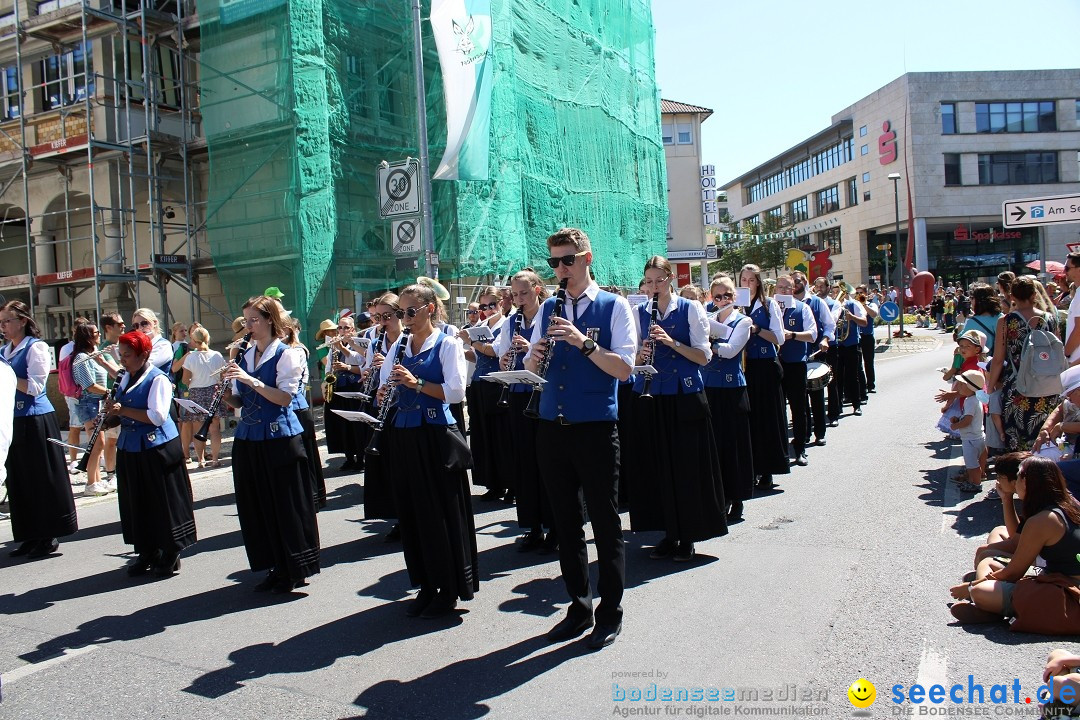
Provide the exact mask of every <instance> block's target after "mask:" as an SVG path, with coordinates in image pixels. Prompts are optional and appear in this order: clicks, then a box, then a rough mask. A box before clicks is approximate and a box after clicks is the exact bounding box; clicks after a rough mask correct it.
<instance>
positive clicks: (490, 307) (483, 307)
mask: <svg viewBox="0 0 1080 720" xmlns="http://www.w3.org/2000/svg"><path fill="white" fill-rule="evenodd" d="M477 307H479V308H480V310H481V312H482V311H484V310H494V309H495V308H497V307H499V303H497V302H493V303H488V304H487V305H478V306H477Z"/></svg>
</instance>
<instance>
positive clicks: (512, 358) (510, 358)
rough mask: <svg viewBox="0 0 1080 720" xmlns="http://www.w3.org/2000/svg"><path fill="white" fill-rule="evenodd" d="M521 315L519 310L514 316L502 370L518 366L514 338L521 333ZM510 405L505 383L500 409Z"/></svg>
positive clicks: (500, 398)
mask: <svg viewBox="0 0 1080 720" xmlns="http://www.w3.org/2000/svg"><path fill="white" fill-rule="evenodd" d="M521 315H522V311H521V309H520V308H518V311H517V313H516V314H515V315H514V325H513V328H512V330H511V332H510V350H509V351H508V352H507V354H506V361H505V362H504V363H503V367H502V370H504V371H506V370H513V369H514V366H515V365H517V360H518V354H517V350H515V349H514V336H515V335H517V334H518V333H519V332H521ZM509 405H510V386H509V385H506V384H505V383H504V384H503V386H502V392H501V393H499V402H498V403H497V406H498V407H501V408H504V407H507V406H509Z"/></svg>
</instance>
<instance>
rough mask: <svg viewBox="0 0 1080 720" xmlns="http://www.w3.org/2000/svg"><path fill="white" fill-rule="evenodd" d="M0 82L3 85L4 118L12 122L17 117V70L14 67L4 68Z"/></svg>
mask: <svg viewBox="0 0 1080 720" xmlns="http://www.w3.org/2000/svg"><path fill="white" fill-rule="evenodd" d="M0 82H2V83H3V84H4V88H3V97H4V117H5V118H7V119H8V120H14V119H15V118H17V117H19V109H20V108H19V70H18V68H15V67H6V68H4V71H3V74H2V75H0Z"/></svg>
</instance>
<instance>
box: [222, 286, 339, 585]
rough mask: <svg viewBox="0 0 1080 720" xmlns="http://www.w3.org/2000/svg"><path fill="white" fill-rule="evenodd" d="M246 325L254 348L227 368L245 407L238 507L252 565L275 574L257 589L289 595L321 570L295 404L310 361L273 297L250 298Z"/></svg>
mask: <svg viewBox="0 0 1080 720" xmlns="http://www.w3.org/2000/svg"><path fill="white" fill-rule="evenodd" d="M244 322H245V324H246V325H247V329H248V332H250V333H251V347H250V348H249V349H248V350H247V352H245V353H244V355H243V357H238V358H237V359H236V360H235V361H234V362H231V363H229V364H228V365H227V366H226V369H225V373H224V375H225V377H226V378H227V379H229V380H232V381H234V382H233V384H232V385H233V387H232V392H233V395H232V402H233V404H235V405H238V406H239V407H240V408H241V415H240V422H239V424H238V425H237V426H236V436H235V440H234V441H233V465H232V467H233V485H234V487H235V489H236V512H237V515H238V516H239V518H240V531H241V533H242V534H243V536H244V547H245V548H246V550H247V556H248V562H249V564H250V566H251V569H252V570H253V571H256V572H258V571H259V570H269V571H270V572H269V573H268V574H267V576H266V579H265V580H263V581H262V582H260V583H259V584H258V585H256V586H255V590H256V591H266V590H273V591H274V592H279V593H286V592H291V591H292V590H294V589H296V588H297V587H299V586H301V585H304V584H305V581H304V579H305V578H307V577H309V576H311V575H314V574H316V573H318V572H319V527H318V524H317V521H316V518H315V500H314V496H315V491H314V489H313V487H312V482H311V476H310V475H309V473H308V464H307V456H306V455H305V452H304V441H303V438H302V437H301V434H302V433H303V428H302V427H301V425H300V421H299V420H298V419H297V417H296V413H294V412H293V411H292V407H291V405H292V401H293V396H294V395H295V394H296V392H297V388H298V387H299V385H300V379H301V378H302V377H303V374H304V363H305V359H304V353H303V352H302V351H301V350H299V349H296V348H289V347H287V346H286V345H285V344H284V343H283V342H282V339H283V338H285V337H286V333H287V329H288V326H287V323H288V318H287V317H286V316H285V312H284V310H283V309H282V307H281V305H280V303H278V302H277V301H276V300H274V299H273V298H269V297H266V296H259V297H255V298H252V299H251V300H248V301H247V302H246V303H245V304H244ZM350 327H351V324H350Z"/></svg>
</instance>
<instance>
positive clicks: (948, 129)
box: [941, 103, 956, 135]
mask: <svg viewBox="0 0 1080 720" xmlns="http://www.w3.org/2000/svg"><path fill="white" fill-rule="evenodd" d="M941 134H942V135H955V134H956V103H941Z"/></svg>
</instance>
